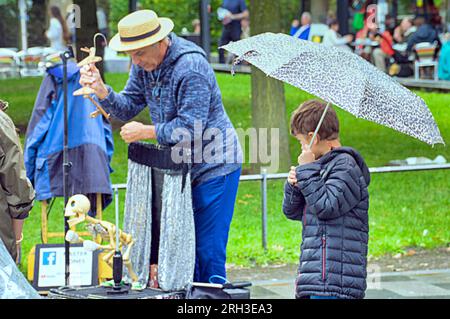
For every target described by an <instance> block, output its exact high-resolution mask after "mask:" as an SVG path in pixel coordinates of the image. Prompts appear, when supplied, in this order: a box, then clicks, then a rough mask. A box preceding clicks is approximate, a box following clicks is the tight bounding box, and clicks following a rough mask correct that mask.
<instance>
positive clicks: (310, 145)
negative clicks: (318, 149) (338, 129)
mask: <svg viewBox="0 0 450 319" xmlns="http://www.w3.org/2000/svg"><path fill="white" fill-rule="evenodd" d="M329 107H330V102H328V103H327V106H326V107H325V110H324V111H323V113H322V116H321V117H320V121H319V124H317V127H316V130H315V131H314V135H313V137H312V139H311V142H309V148H310V149H311V147H312V145H313V143H314V140H315V139H316V136H317V132H319V130H320V127H321V126H322V122H323V119H324V118H325V115H326V114H327V111H328V108H329Z"/></svg>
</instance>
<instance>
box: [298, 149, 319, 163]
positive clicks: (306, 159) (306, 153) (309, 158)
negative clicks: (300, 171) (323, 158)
mask: <svg viewBox="0 0 450 319" xmlns="http://www.w3.org/2000/svg"><path fill="white" fill-rule="evenodd" d="M302 150H303V151H302V153H301V154H300V156H299V157H298V164H299V165H305V164H309V163H312V162H314V161H315V160H316V156H315V155H314V153H313V152H312V151H311V149H310V148H309V146H308V145H304V146H303V147H302Z"/></svg>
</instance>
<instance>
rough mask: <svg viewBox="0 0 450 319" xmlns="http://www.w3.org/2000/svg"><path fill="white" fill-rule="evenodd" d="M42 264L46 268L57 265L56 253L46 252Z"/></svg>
mask: <svg viewBox="0 0 450 319" xmlns="http://www.w3.org/2000/svg"><path fill="white" fill-rule="evenodd" d="M42 264H43V265H44V266H49V265H53V266H54V265H56V251H46V252H44V253H43V254H42Z"/></svg>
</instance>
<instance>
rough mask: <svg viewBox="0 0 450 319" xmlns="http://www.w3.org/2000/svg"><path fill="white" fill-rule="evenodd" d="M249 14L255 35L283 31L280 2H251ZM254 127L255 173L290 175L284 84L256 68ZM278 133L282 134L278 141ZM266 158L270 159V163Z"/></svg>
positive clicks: (260, 0)
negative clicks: (255, 140) (287, 173)
mask: <svg viewBox="0 0 450 319" xmlns="http://www.w3.org/2000/svg"><path fill="white" fill-rule="evenodd" d="M249 11H250V21H251V32H252V35H256V34H260V33H264V32H269V31H270V32H279V31H280V30H281V23H280V21H281V14H280V3H279V2H278V1H272V0H251V1H250V8H249ZM252 124H253V127H254V128H255V129H256V130H257V132H258V133H257V136H258V146H259V147H258V150H259V151H258V153H259V156H258V158H259V160H258V163H256V164H254V165H252V171H253V172H256V173H259V170H260V169H261V168H262V167H266V168H268V172H269V173H272V172H277V171H280V172H286V171H288V170H289V167H290V166H291V156H290V151H289V134H288V128H287V121H286V101H285V96H284V84H283V83H282V82H280V81H278V80H275V79H272V78H269V77H267V76H266V75H265V74H264V73H263V72H261V71H260V70H259V69H257V68H255V67H252ZM265 128H267V129H268V131H267V135H265V134H264V129H265ZM261 129H263V130H261ZM276 131H278V137H277V134H276ZM273 133H275V134H273ZM266 136H267V137H268V138H266ZM264 147H267V152H265V150H264ZM264 153H266V154H264ZM266 155H268V157H270V161H269V162H267V157H266ZM261 157H263V158H261ZM264 157H266V159H264Z"/></svg>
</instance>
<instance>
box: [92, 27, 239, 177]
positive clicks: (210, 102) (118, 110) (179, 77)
mask: <svg viewBox="0 0 450 319" xmlns="http://www.w3.org/2000/svg"><path fill="white" fill-rule="evenodd" d="M169 39H170V41H171V45H170V46H169V49H168V51H167V53H166V56H165V58H164V60H163V62H162V63H161V65H160V66H158V68H157V69H156V70H154V71H152V72H147V71H145V70H144V69H142V68H141V67H139V66H137V65H134V64H133V65H132V67H131V70H130V75H129V79H128V82H127V84H126V86H125V88H124V90H123V91H122V92H120V93H116V92H114V91H113V90H112V88H111V87H109V86H107V87H108V96H107V97H106V98H105V99H103V100H101V101H100V103H101V104H102V106H103V107H104V108H105V109H106V110H107V111H108V112H111V114H112V115H113V116H115V117H117V118H119V119H121V120H123V121H128V120H130V119H132V118H133V117H134V116H136V115H137V114H138V113H139V112H141V111H142V110H143V109H144V108H145V107H146V106H148V107H149V109H150V116H151V119H152V122H153V124H154V125H155V127H156V136H157V141H158V143H159V144H162V145H167V146H174V145H177V144H178V145H179V146H184V147H189V148H190V153H191V154H190V156H189V157H190V161H191V162H192V170H191V176H192V183H193V185H194V186H195V185H197V184H200V183H203V182H205V181H207V180H209V179H211V178H214V177H218V176H223V175H227V174H229V173H232V172H234V171H236V170H237V169H239V168H240V167H241V163H242V152H241V148H240V145H239V141H238V139H237V134H236V132H235V130H234V127H233V125H232V123H231V121H230V119H229V117H228V115H227V114H226V112H225V109H224V106H223V103H222V97H221V93H220V89H219V86H218V84H217V80H216V77H215V74H214V71H213V69H212V68H211V66H210V65H209V63H208V60H207V59H206V55H205V52H204V51H203V50H202V49H201V48H200V47H198V46H197V45H195V44H194V43H192V42H190V41H187V40H185V39H182V38H179V37H177V36H176V35H175V34H174V33H171V34H170V35H169ZM187 136H190V143H186V142H188V141H189V140H188V139H187ZM202 136H203V138H202ZM211 155H212V156H211Z"/></svg>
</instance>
